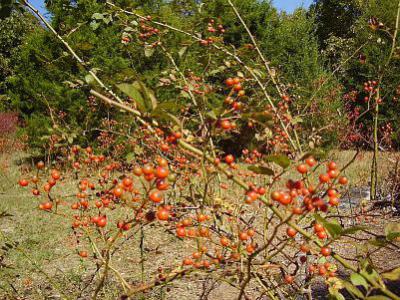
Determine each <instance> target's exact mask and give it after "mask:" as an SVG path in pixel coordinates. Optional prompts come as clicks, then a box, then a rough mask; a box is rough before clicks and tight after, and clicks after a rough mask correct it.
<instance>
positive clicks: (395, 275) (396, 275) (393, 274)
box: [382, 268, 400, 281]
mask: <svg viewBox="0 0 400 300" xmlns="http://www.w3.org/2000/svg"><path fill="white" fill-rule="evenodd" d="M382 277H383V278H385V279H389V280H393V281H396V280H399V279H400V268H396V269H394V270H392V271H390V272H385V273H383V274H382Z"/></svg>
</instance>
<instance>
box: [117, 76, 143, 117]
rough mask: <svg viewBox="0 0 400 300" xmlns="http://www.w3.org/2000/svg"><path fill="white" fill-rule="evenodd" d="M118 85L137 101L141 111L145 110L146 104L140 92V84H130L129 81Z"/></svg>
mask: <svg viewBox="0 0 400 300" xmlns="http://www.w3.org/2000/svg"><path fill="white" fill-rule="evenodd" d="M117 87H118V88H119V89H120V90H121V92H123V93H124V94H125V95H127V96H129V97H130V98H132V99H133V101H135V102H136V104H137V105H138V107H139V110H140V111H145V110H146V106H145V104H144V99H143V96H142V94H141V92H140V86H138V84H137V83H133V84H129V83H121V84H118V85H117Z"/></svg>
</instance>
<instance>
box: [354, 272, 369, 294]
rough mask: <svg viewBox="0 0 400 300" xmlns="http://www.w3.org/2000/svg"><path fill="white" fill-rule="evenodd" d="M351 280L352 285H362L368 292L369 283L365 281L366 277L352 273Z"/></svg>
mask: <svg viewBox="0 0 400 300" xmlns="http://www.w3.org/2000/svg"><path fill="white" fill-rule="evenodd" d="M350 280H351V283H352V284H354V285H356V286H357V285H361V286H363V287H364V288H365V289H366V290H368V282H367V281H366V280H365V278H364V277H362V276H361V275H360V274H358V273H352V274H351V275H350Z"/></svg>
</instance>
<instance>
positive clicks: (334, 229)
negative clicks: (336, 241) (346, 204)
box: [314, 214, 343, 238]
mask: <svg viewBox="0 0 400 300" xmlns="http://www.w3.org/2000/svg"><path fill="white" fill-rule="evenodd" d="M314 218H315V220H316V221H317V222H318V223H321V224H322V225H323V226H324V228H325V229H326V230H327V231H328V232H329V234H330V235H331V236H332V237H333V238H337V237H339V236H340V235H342V233H343V227H342V226H341V225H340V224H339V223H337V222H336V221H335V222H328V221H327V220H326V219H324V218H323V217H321V216H320V215H319V214H314Z"/></svg>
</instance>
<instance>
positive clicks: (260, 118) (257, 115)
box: [242, 112, 272, 124]
mask: <svg viewBox="0 0 400 300" xmlns="http://www.w3.org/2000/svg"><path fill="white" fill-rule="evenodd" d="M242 117H243V119H245V120H248V119H253V120H256V121H257V122H260V123H262V124H264V123H266V122H268V121H271V120H272V114H269V113H266V112H252V113H245V114H243V115H242Z"/></svg>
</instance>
